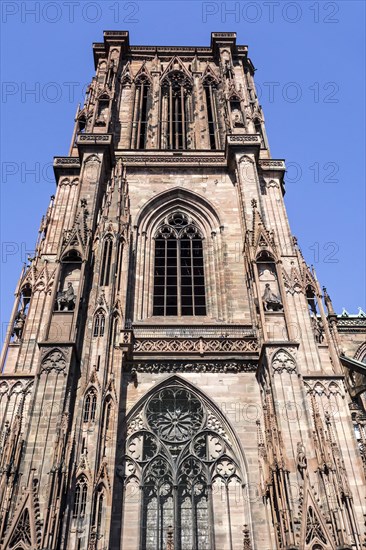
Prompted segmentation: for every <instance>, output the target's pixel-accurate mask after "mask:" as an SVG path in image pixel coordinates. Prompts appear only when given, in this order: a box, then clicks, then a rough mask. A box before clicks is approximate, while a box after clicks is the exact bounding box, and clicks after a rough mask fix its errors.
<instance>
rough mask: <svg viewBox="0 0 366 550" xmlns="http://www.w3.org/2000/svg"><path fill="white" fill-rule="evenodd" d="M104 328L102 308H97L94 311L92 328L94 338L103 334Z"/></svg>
mask: <svg viewBox="0 0 366 550" xmlns="http://www.w3.org/2000/svg"><path fill="white" fill-rule="evenodd" d="M104 330H105V315H104V312H103V311H102V310H99V311H97V312H96V314H95V316H94V328H93V336H94V338H98V337H102V336H104Z"/></svg>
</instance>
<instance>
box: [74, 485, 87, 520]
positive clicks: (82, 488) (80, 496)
mask: <svg viewBox="0 0 366 550" xmlns="http://www.w3.org/2000/svg"><path fill="white" fill-rule="evenodd" d="M87 496H88V482H87V480H86V478H85V477H84V476H81V477H80V478H79V479H78V480H77V482H76V487H75V494H74V508H73V518H74V519H76V518H84V517H85V510H86V503H87Z"/></svg>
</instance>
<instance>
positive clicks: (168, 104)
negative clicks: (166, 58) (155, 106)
mask: <svg viewBox="0 0 366 550" xmlns="http://www.w3.org/2000/svg"><path fill="white" fill-rule="evenodd" d="M191 91H192V84H191V82H190V80H189V79H188V77H187V76H186V75H185V74H184V73H183V72H182V71H171V72H170V73H169V74H168V75H167V76H166V77H165V78H164V80H163V82H162V105H161V141H162V148H163V149H187V148H189V146H190V139H191V138H190V123H191V121H192V104H191Z"/></svg>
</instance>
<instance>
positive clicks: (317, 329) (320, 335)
mask: <svg viewBox="0 0 366 550" xmlns="http://www.w3.org/2000/svg"><path fill="white" fill-rule="evenodd" d="M311 326H312V329H313V333H314V338H315V342H317V344H321V343H322V342H323V341H324V326H323V323H322V320H321V319H320V318H319V319H318V318H317V317H311Z"/></svg>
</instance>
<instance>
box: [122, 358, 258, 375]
mask: <svg viewBox="0 0 366 550" xmlns="http://www.w3.org/2000/svg"><path fill="white" fill-rule="evenodd" d="M257 366H258V365H257V363H256V362H250V361H248V362H243V361H221V362H219V361H215V362H207V361H205V362H203V361H197V362H192V363H186V362H183V361H177V362H170V361H164V362H159V361H153V362H141V363H136V362H133V363H130V364H129V368H130V369H131V372H132V369H134V371H135V372H149V373H164V372H213V373H220V374H223V373H226V372H228V373H229V372H234V373H235V372H255V371H256V369H257Z"/></svg>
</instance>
